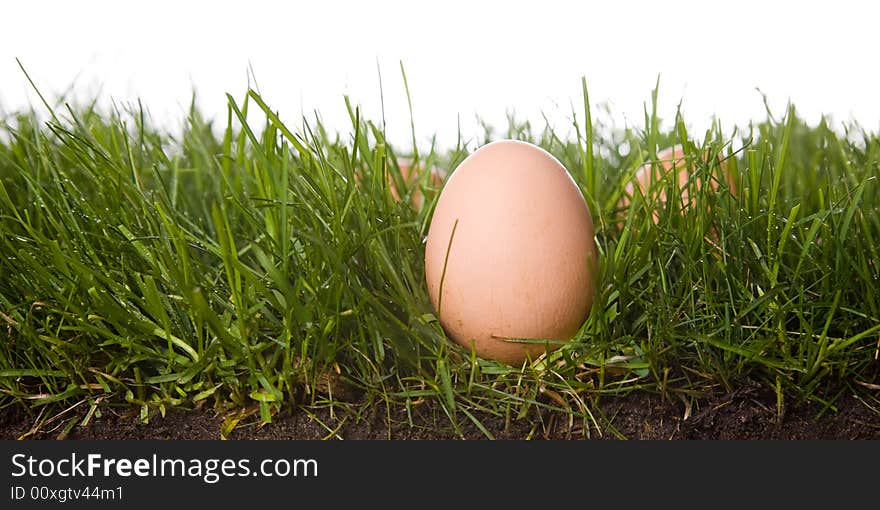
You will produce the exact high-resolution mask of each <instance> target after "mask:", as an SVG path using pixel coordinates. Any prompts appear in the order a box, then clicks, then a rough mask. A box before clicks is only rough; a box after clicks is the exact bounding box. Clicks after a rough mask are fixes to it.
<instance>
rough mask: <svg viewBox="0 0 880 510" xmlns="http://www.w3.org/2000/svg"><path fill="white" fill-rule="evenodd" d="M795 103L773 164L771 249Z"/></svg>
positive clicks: (770, 206)
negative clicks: (777, 198)
mask: <svg viewBox="0 0 880 510" xmlns="http://www.w3.org/2000/svg"><path fill="white" fill-rule="evenodd" d="M794 119H795V113H794V105H793V104H789V106H788V119H786V122H785V130H784V131H783V133H782V145H781V146H780V147H779V152H778V153H777V154H776V164H775V165H774V166H773V180H772V183H771V185H770V195H769V198H768V203H767V214H768V218H767V248H768V251H769V248H770V246H771V245H772V244H773V231H774V230H775V228H774V227H775V225H774V223H775V219H774V218H775V211H776V197H777V194H778V193H779V185H780V183H781V182H782V171H783V168H784V167H785V159H786V157H787V156H788V145H789V143H790V142H791V131H792V128H793V126H794Z"/></svg>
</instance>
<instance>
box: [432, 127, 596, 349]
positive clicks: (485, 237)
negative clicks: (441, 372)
mask: <svg viewBox="0 0 880 510" xmlns="http://www.w3.org/2000/svg"><path fill="white" fill-rule="evenodd" d="M597 264H598V255H597V251H596V247H595V244H594V240H593V220H592V217H591V216H590V211H589V209H588V208H587V204H586V202H585V201H584V197H583V195H582V194H581V191H580V190H579V189H578V187H577V185H576V184H575V182H574V180H573V179H572V178H571V176H570V175H569V174H568V172H567V171H566V169H565V167H563V166H562V164H561V163H560V162H559V161H557V160H556V158H554V157H553V156H552V155H550V154H549V153H547V152H546V151H544V150H543V149H541V148H539V147H537V146H535V145H532V144H529V143H525V142H519V141H513V140H504V141H498V142H493V143H490V144H488V145H484V146H483V147H481V148H479V149H478V150H477V151H475V152H474V153H473V154H471V155H470V156H469V157H468V158H467V159H465V160H464V161H463V162H462V163H461V164H460V165H459V166H458V167H457V168H456V169H455V171H454V172H453V173H452V174H451V175H450V177H449V178H448V179H447V181H446V186H445V187H444V188H443V190H442V191H441V193H440V197H439V198H438V201H437V206H436V208H435V210H434V214H433V217H432V219H431V224H430V226H429V231H428V239H427V245H426V246H425V273H426V275H425V276H426V279H427V283H428V291H429V294H430V297H431V302H432V304H433V305H434V309H435V310H436V311H437V315H438V317H439V320H440V324H441V325H442V326H443V328H444V330H445V331H446V333H447V334H448V336H449V337H450V338H452V339H453V340H454V341H455V342H457V343H458V344H460V345H462V346H464V347H465V348H467V349H468V350H469V349H471V347H473V349H474V351H475V352H476V354H477V355H478V356H480V357H483V358H488V359H495V360H499V361H502V362H505V363H508V364H513V365H517V364H520V363H522V362H523V361H525V360H527V359H534V358H536V357H538V356H540V355H541V354H543V353H544V352H545V351H546V350H547V349H548V348H549V349H551V350H552V349H555V348H557V347H559V346H560V343H558V342H559V341H568V340H570V339H571V337H572V336H573V335H574V334H575V333H576V332H577V331H578V329H579V328H580V326H581V325H582V324H583V322H584V320H585V319H586V318H587V315H588V314H589V311H590V306H591V305H592V302H593V296H594V294H595V286H594V285H595V284H594V278H595V274H596V273H595V271H596V267H597ZM515 339H543V340H553V341H556V342H555V343H547V342H541V343H522V342H516V341H513V340H515Z"/></svg>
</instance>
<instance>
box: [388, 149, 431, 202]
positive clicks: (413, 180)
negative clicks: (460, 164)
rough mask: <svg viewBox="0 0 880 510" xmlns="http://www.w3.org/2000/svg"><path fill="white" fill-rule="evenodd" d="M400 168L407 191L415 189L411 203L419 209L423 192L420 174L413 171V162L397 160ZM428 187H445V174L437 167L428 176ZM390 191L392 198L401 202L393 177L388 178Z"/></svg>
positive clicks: (402, 159) (404, 159)
mask: <svg viewBox="0 0 880 510" xmlns="http://www.w3.org/2000/svg"><path fill="white" fill-rule="evenodd" d="M397 165H398V168H400V176H401V177H403V179H404V182H406V186H407V189H409V188H412V187H413V186H415V189H413V192H412V195H411V198H410V203H412V206H413V208H415V209H418V208H420V207H421V206H422V190H421V189H420V188H419V183H418V179H419V172H417V171H413V170H414V168H418V167H413V164H412V160H410V159H406V158H399V159H398V160H397ZM428 185H429V186H431V187H434V188H437V189H440V188H442V187H443V173H442V171H441V170H440V169H439V168H437V167H431V170H430V171H429V174H428ZM388 189H389V191H391V196H392V197H394V199H395V200H400V195H399V194H398V192H397V187H396V186H395V185H394V179H393V178H392V177H391V175H389V176H388Z"/></svg>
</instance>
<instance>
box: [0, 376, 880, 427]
mask: <svg viewBox="0 0 880 510" xmlns="http://www.w3.org/2000/svg"><path fill="white" fill-rule="evenodd" d="M877 396H880V395H875V397H877ZM872 407H873V406H871V405H870V404H869V402H868V401H866V400H865V398H864V396H862V397H860V396H858V395H855V394H846V395H843V396H841V397H840V398H838V399H837V400H836V401H835V402H834V407H833V408H826V407H823V406H822V405H820V404H818V403H815V402H812V403H806V404H801V405H798V406H794V407H791V408H785V406H782V407H778V406H777V402H776V398H775V395H773V394H772V392H769V391H766V390H763V389H761V388H758V387H747V388H744V389H741V390H738V391H736V392H734V393H731V394H727V395H722V396H717V397H713V398H704V399H699V400H694V401H692V402H689V403H687V402H684V401H682V400H678V401H670V400H668V399H662V398H661V397H659V396H657V395H654V394H650V393H645V392H633V393H630V394H628V395H625V396H615V397H605V398H603V399H602V400H600V401H599V403H598V405H597V406H596V407H595V408H594V409H591V412H592V414H593V417H594V419H593V420H570V419H569V418H568V417H567V416H564V415H562V414H559V413H549V412H547V413H542V414H541V415H540V416H532V417H530V419H528V420H525V419H523V420H516V419H514V418H513V417H511V418H509V419H504V418H499V417H497V416H492V415H488V414H483V415H481V414H476V415H475V417H476V418H477V419H478V420H479V421H480V423H481V424H482V426H483V427H484V428H485V429H486V430H487V431H488V432H489V433H490V434H491V435H492V437H493V438H496V439H549V440H569V439H645V440H667V439H698V440H699V439H724V440H738V439H782V440H786V439H797V440H803V439H880V413H878V411H877V410H876V408H872ZM83 412H84V411H83ZM74 419H76V420H77V421H81V419H82V415H80V416H79V417H77V416H76V415H75V414H72V413H71V414H68V415H65V416H63V417H59V419H56V420H54V421H52V422H46V421H43V423H42V424H41V425H40V426H39V427H35V426H34V424H35V423H39V422H40V421H41V420H40V419H39V417H38V415H37V414H35V413H34V412H28V411H27V410H25V409H23V408H21V407H17V406H12V407H7V408H6V409H3V410H0V439H21V438H24V439H59V438H65V439H219V438H220V437H221V430H222V425H223V422H224V416H221V415H219V414H217V413H215V412H214V411H212V410H187V411H184V410H177V411H172V412H169V413H167V414H166V416H165V417H162V416H160V415H156V416H151V417H150V420H149V422H148V423H143V422H141V420H140V419H139V417H138V415H137V413H136V412H132V411H131V409H130V408H125V407H121V408H113V407H109V406H108V407H105V408H104V409H103V411H102V413H101V417H100V418H94V417H93V418H92V419H91V420H90V422H89V423H88V425H86V426H84V427H83V426H80V425H75V426H73V427H72V428H70V427H65V424H68V423H70V421H69V420H74ZM459 421H460V422H461V423H463V425H460V426H459V429H458V430H456V429H455V428H454V427H453V426H452V424H451V422H450V421H449V419H448V418H447V417H446V415H445V413H444V411H443V410H442V409H441V408H440V407H439V406H437V405H431V404H423V405H419V406H413V407H412V409H411V411H410V412H409V413H407V412H406V411H405V410H404V409H398V410H394V409H392V410H391V411H390V412H389V411H388V410H387V409H385V408H384V407H382V406H370V407H369V409H367V410H366V411H364V408H363V406H361V405H358V404H349V405H347V406H345V407H343V406H334V407H333V408H332V409H331V408H329V407H323V408H322V407H317V408H310V409H307V408H298V409H292V410H289V411H287V412H282V413H280V414H279V415H276V416H275V417H273V421H272V423H268V424H260V423H259V418H258V414H256V413H254V414H252V415H250V416H247V417H245V418H243V419H241V421H240V422H239V423H238V424H237V426H236V427H235V428H234V429H233V430H232V431H231V433H229V435H228V438H229V439H245V440H249V439H254V440H259V439H334V438H338V439H365V440H371V439H394V440H397V439H399V440H432V439H456V438H464V439H486V438H487V437H488V436H487V435H486V434H485V433H484V432H483V431H481V430H480V428H479V427H478V426H477V425H476V424H474V423H473V422H472V421H470V420H467V419H463V420H459ZM65 430H67V432H66V433H65Z"/></svg>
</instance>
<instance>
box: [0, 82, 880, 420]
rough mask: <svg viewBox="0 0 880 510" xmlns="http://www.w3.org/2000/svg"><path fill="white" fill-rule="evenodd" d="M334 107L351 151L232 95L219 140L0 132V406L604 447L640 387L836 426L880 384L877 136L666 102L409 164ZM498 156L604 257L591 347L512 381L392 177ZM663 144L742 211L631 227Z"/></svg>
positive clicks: (138, 133) (579, 343)
mask: <svg viewBox="0 0 880 510" xmlns="http://www.w3.org/2000/svg"><path fill="white" fill-rule="evenodd" d="M583 97H584V100H585V101H586V104H587V105H588V104H589V102H588V100H587V98H588V95H587V88H586V83H584V96H583ZM345 101H346V105H348V107H349V112H350V114H351V129H350V131H348V132H344V133H340V134H336V133H331V132H328V131H327V130H326V129H325V128H324V127H323V126H322V125H321V124H320V122H308V121H306V120H302V119H286V118H283V115H282V116H281V117H279V115H278V114H277V113H276V112H274V111H273V110H272V108H271V105H270V104H267V103H266V102H265V101H264V100H263V99H262V98H261V97H260V96H259V94H257V93H256V92H254V91H248V92H247V94H244V95H242V96H241V97H233V96H229V102H228V113H227V116H226V118H225V119H221V121H220V123H219V124H217V121H216V120H206V119H204V118H203V117H202V115H200V113H199V111H197V109H196V108H195V107H193V108H192V109H191V111H190V113H189V116H188V118H187V119H186V128H185V130H184V132H183V133H182V134H181V135H180V136H176V137H172V136H169V135H168V134H165V133H164V132H163V131H162V130H160V129H158V128H156V127H155V126H152V125H151V124H150V120H149V116H148V115H146V114H145V112H144V111H143V109H142V108H140V107H137V108H118V109H114V110H112V111H103V110H101V109H99V108H97V107H96V106H95V105H94V104H92V105H86V106H77V107H70V106H67V105H60V106H58V107H57V108H52V109H51V115H49V116H48V117H49V120H48V122H45V121H43V120H41V119H43V118H46V116H45V115H43V113H46V112H47V111H48V110H47V108H48V105H45V106H43V105H41V106H40V108H39V113H38V112H37V111H34V110H31V111H22V112H18V113H15V114H12V115H9V116H8V117H7V118H5V119H2V120H0V338H2V341H0V406H3V407H5V406H16V405H23V406H27V407H28V408H32V409H35V410H43V412H44V414H43V416H44V417H45V416H49V415H50V414H52V413H55V412H57V411H58V410H61V409H65V408H68V407H70V406H72V405H77V404H78V405H79V407H78V408H77V409H78V413H74V416H73V417H72V418H66V419H68V420H70V421H69V426H71V427H72V426H73V425H75V424H76V423H82V422H85V421H88V420H89V419H91V418H92V417H93V415H94V413H96V412H98V413H99V412H100V407H99V404H101V403H105V404H106V403H112V404H114V405H130V406H134V407H135V408H136V409H139V410H140V416H141V417H142V418H143V419H144V420H147V419H149V418H150V417H151V416H153V415H154V414H155V413H164V412H166V411H167V410H168V409H170V408H175V407H181V408H193V407H205V408H214V409H216V410H217V411H220V412H224V413H226V414H227V415H228V416H229V419H228V420H227V422H226V425H225V431H226V432H228V430H229V429H230V428H232V427H234V426H235V424H236V423H238V419H239V418H240V417H241V416H242V414H243V413H245V412H257V410H258V411H259V413H260V419H261V420H263V421H270V420H271V419H272V416H273V415H274V414H275V413H277V412H278V411H279V410H281V409H282V408H284V407H286V406H300V407H302V408H305V409H312V410H314V409H316V408H318V407H326V406H330V407H332V408H334V409H336V408H339V409H341V408H351V407H352V406H351V405H350V404H348V403H346V402H345V399H342V398H340V392H341V391H342V390H343V389H344V388H349V389H350V388H355V389H357V390H358V391H360V393H361V395H360V397H359V401H360V402H361V404H359V405H358V406H357V407H356V409H357V410H358V412H361V413H364V412H366V411H367V410H369V409H373V410H378V411H379V412H380V413H390V410H391V409H395V408H398V409H406V410H410V409H412V407H413V406H415V405H418V404H419V403H420V402H425V401H433V402H434V403H435V404H436V405H437V406H439V408H440V409H442V410H443V413H442V415H441V417H442V416H445V418H442V420H443V421H444V422H445V423H444V424H441V425H448V426H451V427H453V428H454V429H456V430H457V429H458V428H459V427H461V426H462V425H463V424H466V423H468V422H474V423H475V424H476V426H477V427H478V428H481V430H482V429H483V425H482V423H481V422H480V419H479V417H480V416H484V417H485V416H496V417H499V418H503V419H505V420H507V421H508V422H510V421H514V420H525V421H527V422H529V423H534V424H537V423H539V422H540V421H541V420H542V416H544V414H545V413H544V411H554V410H555V411H558V412H561V413H565V414H567V415H569V416H570V418H571V420H572V423H574V424H575V426H577V425H578V424H579V425H581V426H583V425H598V424H602V425H603V426H604V425H607V424H606V423H604V422H603V420H604V418H603V417H602V416H601V415H599V414H597V413H596V408H597V407H596V403H597V402H598V401H599V399H608V398H615V396H618V395H622V394H625V393H628V392H631V391H651V392H659V393H662V394H663V395H664V396H665V397H667V398H670V399H682V400H685V401H687V400H689V399H694V398H697V397H698V396H700V395H703V394H707V393H711V392H723V391H730V390H733V389H736V388H737V387H738V385H741V384H743V383H745V382H747V381H758V382H759V383H761V384H763V385H765V386H766V387H768V388H772V389H773V391H775V392H776V393H777V395H778V398H779V399H780V402H782V401H803V400H815V401H818V402H823V403H825V405H826V406H828V407H829V408H831V409H833V404H834V400H835V398H836V397H837V396H839V395H840V394H841V392H842V391H857V390H859V389H860V388H862V385H863V384H860V383H867V384H875V381H876V380H877V374H878V368H880V366H878V361H877V358H878V349H880V256H878V243H877V241H878V240H880V209H878V208H880V185H878V182H877V177H878V175H880V138H878V135H877V134H875V133H869V132H865V131H864V130H862V129H861V128H859V127H858V126H848V128H847V132H846V133H841V132H839V130H837V129H832V127H831V126H828V125H827V124H826V123H825V122H824V121H823V122H821V123H820V124H819V125H816V126H810V125H807V124H806V123H804V121H803V120H801V119H799V118H798V117H797V116H796V111H795V109H794V108H793V107H792V108H791V109H789V110H788V111H786V112H783V113H784V115H782V116H781V118H779V119H776V118H774V117H773V116H771V115H770V114H769V112H768V117H767V119H766V120H765V121H763V122H760V123H755V124H753V125H751V126H747V127H746V128H745V130H740V131H738V132H737V133H735V134H734V135H733V136H731V137H730V138H724V137H723V136H722V131H721V129H720V127H718V124H716V125H715V127H713V129H711V130H709V131H708V132H706V133H690V132H688V130H687V128H686V124H685V122H684V120H683V119H682V118H681V117H680V116H677V117H676V118H675V119H671V122H669V123H668V124H666V123H664V122H661V119H658V118H657V115H656V113H655V112H656V102H657V91H656V90H655V91H654V93H653V94H652V101H651V104H649V105H648V106H647V107H646V113H645V120H644V125H643V126H638V127H631V128H629V129H626V130H622V129H618V128H609V127H608V126H599V125H596V126H593V125H592V123H591V122H592V121H591V119H590V114H589V108H584V109H583V110H581V111H574V112H571V113H572V118H573V119H574V126H573V127H574V130H573V131H574V133H576V135H575V136H574V139H565V138H564V137H562V136H559V135H558V134H557V133H556V132H554V130H553V129H551V128H550V127H549V126H547V127H543V128H540V129H535V128H533V126H531V125H530V124H528V123H523V122H518V121H516V120H515V119H511V122H510V125H509V127H508V128H507V131H506V132H499V133H496V132H493V131H490V130H487V131H486V133H485V135H484V136H483V137H481V138H480V139H468V140H465V139H459V141H458V144H457V145H456V147H455V148H453V149H452V150H448V151H438V150H437V149H436V147H429V148H427V149H422V150H421V152H419V153H418V154H399V153H398V152H397V149H396V148H395V147H393V146H392V145H390V144H389V143H387V142H386V140H385V137H384V134H383V131H382V128H381V126H382V124H381V123H375V122H372V121H370V120H369V119H365V118H363V117H362V115H361V114H360V112H359V110H358V109H357V108H356V107H354V106H353V105H352V104H351V103H349V101H348V99H347V98H345ZM584 106H585V105H583V104H582V105H581V108H583V107H584ZM255 114H256V115H255ZM254 117H259V118H261V119H262V120H261V121H260V122H259V123H258V124H255V123H253V122H252V121H251V122H246V121H245V119H253V118H254ZM498 138H516V139H521V140H527V141H530V142H533V143H535V144H537V145H539V146H541V147H543V148H545V149H547V150H548V151H550V152H551V153H552V154H554V155H555V156H556V157H557V158H558V159H559V160H560V161H561V162H562V163H563V164H564V165H565V166H566V168H568V169H569V171H570V172H571V173H572V176H573V177H574V179H575V180H576V182H577V183H578V185H579V186H580V188H581V190H582V191H583V193H584V196H585V198H586V200H587V203H588V204H589V206H590V209H591V211H592V214H593V219H594V223H595V225H596V241H597V243H598V248H599V251H600V274H599V275H598V282H599V284H598V292H597V295H596V299H595V301H594V305H593V308H592V311H591V314H590V317H589V318H588V320H587V321H586V322H585V324H584V325H583V327H582V328H581V330H580V332H579V333H578V334H577V336H576V337H575V338H574V339H573V340H572V341H571V342H570V343H569V344H567V345H566V346H564V347H563V348H562V349H560V350H557V351H555V352H554V353H552V354H551V355H549V356H547V357H546V358H542V359H539V360H537V361H536V362H534V363H531V364H526V365H524V366H522V367H509V366H506V365H502V364H498V363H496V362H493V361H488V360H482V359H479V358H475V357H474V356H472V355H471V354H470V353H468V352H465V351H463V350H462V349H460V348H459V347H457V346H456V345H454V344H452V343H451V342H450V341H448V340H447V339H446V337H445V336H444V333H443V331H442V328H441V327H440V326H439V324H438V322H437V320H436V318H435V316H434V312H433V310H432V308H431V305H430V301H429V299H428V295H427V289H426V285H425V282H424V267H423V264H424V261H423V255H424V244H423V240H424V238H425V236H426V235H427V229H428V224H429V221H430V218H431V212H432V207H433V205H434V203H435V200H436V197H437V193H438V191H439V190H437V189H433V188H430V187H428V182H429V181H428V179H427V175H423V176H422V177H423V178H421V179H420V180H419V181H418V185H417V186H418V187H420V188H422V190H423V191H424V192H425V193H426V195H427V197H428V200H426V201H425V202H424V205H423V206H422V207H421V208H420V209H414V208H413V207H412V206H411V205H410V204H409V202H408V201H407V200H402V201H400V202H397V201H395V200H394V199H393V198H392V197H391V195H390V193H389V191H388V185H387V176H388V175H390V176H391V177H392V178H393V179H394V181H395V182H396V183H397V185H398V189H401V188H403V187H405V185H404V183H403V181H402V179H401V177H400V173H399V171H398V167H397V159H396V157H397V156H410V157H413V156H414V157H416V158H418V159H419V160H420V161H422V163H423V167H425V166H428V167H429V166H431V165H434V164H437V165H439V166H441V167H444V168H448V169H452V168H454V167H455V166H456V165H457V164H458V163H459V162H460V161H462V160H463V159H464V157H466V155H467V154H469V153H470V152H472V151H473V150H475V149H476V148H477V147H479V146H480V145H482V144H483V143H486V142H488V141H490V140H492V139H498ZM413 139H415V136H414V138H413ZM734 142H735V143H734ZM675 143H683V144H684V147H685V150H686V152H687V156H688V158H689V160H691V161H693V162H694V164H695V167H696V171H697V173H698V174H699V175H701V176H703V177H704V178H705V177H709V176H712V175H714V174H716V173H717V169H718V164H717V163H716V162H715V160H714V158H707V159H703V158H701V157H700V156H699V154H701V152H702V151H708V152H709V153H710V154H713V155H714V154H718V155H720V156H721V157H722V158H723V159H724V160H725V161H726V164H727V165H728V167H729V169H730V170H731V171H732V172H734V175H735V177H736V189H737V190H738V192H737V193H735V194H734V193H730V190H729V189H728V188H727V187H726V185H722V186H721V189H720V191H719V192H717V193H713V192H711V191H710V190H709V189H708V187H707V188H706V189H703V190H697V189H694V188H693V181H691V182H689V183H685V185H686V186H689V187H690V188H691V189H690V193H691V196H695V200H696V201H695V204H694V206H693V207H690V208H687V210H685V211H682V210H681V209H682V207H681V206H682V204H680V203H676V202H675V201H670V202H669V203H668V204H658V203H654V201H653V199H652V198H650V196H651V195H649V197H648V198H645V197H643V196H641V195H638V196H636V197H635V199H634V200H633V201H632V203H631V205H630V206H629V208H627V209H626V210H619V209H618V207H617V204H618V202H619V199H620V197H621V194H622V193H623V192H624V186H625V184H626V181H627V179H629V178H631V176H632V175H633V173H634V172H635V170H636V168H637V167H638V166H639V165H640V164H641V163H642V162H643V161H645V160H647V159H650V158H652V157H654V155H655V153H656V152H657V151H659V150H660V149H662V148H663V147H665V146H669V145H673V144H675ZM624 145H627V146H628V147H629V151H628V153H627V154H626V155H621V150H620V148H621V147H622V146H624ZM734 147H737V150H734V149H733V148H734ZM739 147H741V148H739ZM356 175H359V176H360V177H359V180H356V179H355V176H356ZM656 185H657V186H669V187H671V186H673V182H672V181H671V180H668V181H664V182H659V183H657V184H656ZM412 191H413V189H408V191H407V192H408V193H409V192H412ZM672 195H675V193H673V192H672V190H671V188H670V196H672ZM655 209H656V210H658V211H659V220H658V221H657V223H656V224H655V223H654V222H653V220H652V214H653V213H652V211H653V210H655ZM46 410H52V411H46ZM68 416H69V415H68ZM582 430H584V431H588V430H590V428H589V427H584V428H583V429H582ZM485 432H486V434H487V435H490V436H491V432H490V431H489V430H485Z"/></svg>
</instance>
